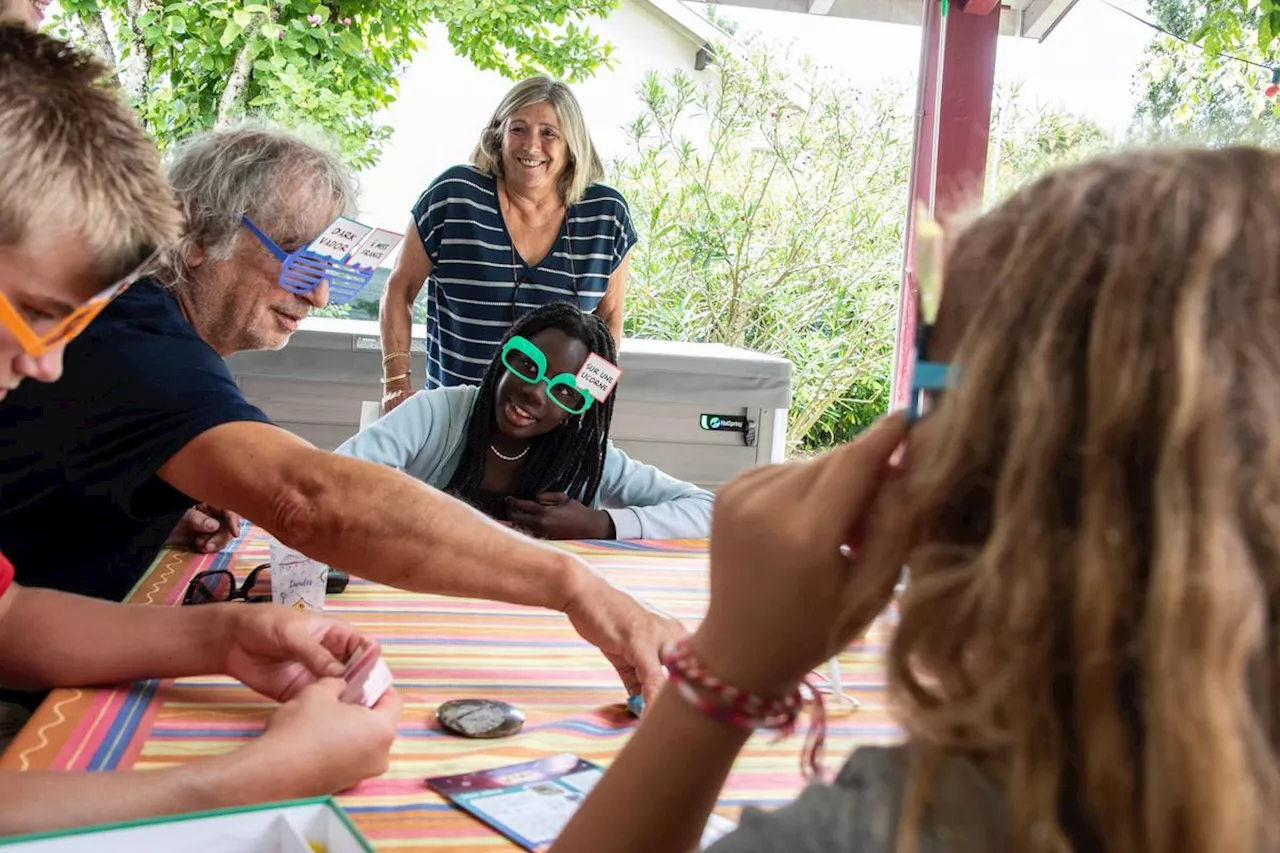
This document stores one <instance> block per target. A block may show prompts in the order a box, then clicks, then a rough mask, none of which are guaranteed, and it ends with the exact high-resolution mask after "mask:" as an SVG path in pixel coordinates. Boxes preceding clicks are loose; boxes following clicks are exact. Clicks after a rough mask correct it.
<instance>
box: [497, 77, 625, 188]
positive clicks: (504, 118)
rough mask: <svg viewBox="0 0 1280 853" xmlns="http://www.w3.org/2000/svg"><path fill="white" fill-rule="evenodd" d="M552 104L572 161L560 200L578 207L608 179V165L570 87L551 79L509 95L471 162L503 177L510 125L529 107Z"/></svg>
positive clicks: (518, 87) (561, 183) (536, 81)
mask: <svg viewBox="0 0 1280 853" xmlns="http://www.w3.org/2000/svg"><path fill="white" fill-rule="evenodd" d="M542 103H547V104H551V108H552V109H554V110H555V111H556V116H557V117H559V119H560V132H561V133H562V134H563V135H564V141H565V145H566V147H568V149H569V162H568V163H567V164H566V165H565V168H564V172H563V173H562V174H561V175H560V181H559V185H558V189H559V190H560V199H561V200H562V201H563V202H564V203H565V204H566V205H570V204H576V203H577V202H578V201H580V200H581V199H582V196H583V193H585V192H586V191H587V187H589V186H591V185H592V184H597V183H600V182H601V181H603V180H604V163H602V162H601V161H600V155H599V154H597V153H596V147H595V145H594V144H592V142H591V134H590V133H588V132H587V123H586V121H584V120H583V118H582V108H581V107H579V106H578V99H577V98H575V97H574V96H573V92H572V90H570V89H569V87H568V85H566V84H565V83H561V82H560V81H559V80H552V79H551V78H550V77H544V76H536V77H530V78H528V79H527V80H521V81H520V82H519V83H517V84H516V85H515V86H512V87H511V91H509V92H507V94H506V96H505V97H503V99H502V101H501V102H500V103H499V104H498V108H497V109H496V110H494V111H493V117H492V118H490V119H489V123H488V124H487V125H486V126H485V128H484V130H482V131H481V132H480V141H479V142H477V143H476V147H475V150H474V151H472V152H471V163H472V165H474V166H475V167H476V168H477V169H479V170H480V171H482V172H485V173H487V174H490V175H493V176H494V177H495V178H500V177H502V136H503V134H504V133H506V130H507V122H508V121H510V119H511V116H513V115H515V114H516V113H517V112H519V111H520V110H522V109H524V108H525V107H528V106H532V105H533V104H542Z"/></svg>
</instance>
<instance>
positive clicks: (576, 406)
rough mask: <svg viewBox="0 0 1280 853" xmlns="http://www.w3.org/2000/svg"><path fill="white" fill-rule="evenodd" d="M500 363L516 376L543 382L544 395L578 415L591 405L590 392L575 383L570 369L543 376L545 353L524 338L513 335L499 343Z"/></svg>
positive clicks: (545, 366)
mask: <svg viewBox="0 0 1280 853" xmlns="http://www.w3.org/2000/svg"><path fill="white" fill-rule="evenodd" d="M502 364H503V366H504V367H506V368H507V370H509V371H511V373H512V374H513V375H514V376H515V377H516V378H517V379H521V380H523V381H525V382H528V383H529V384H530V385H537V384H538V383H539V382H542V383H545V384H546V386H547V398H548V399H550V400H551V402H553V403H555V404H556V405H557V406H559V407H560V408H562V409H564V410H565V411H566V412H568V413H569V414H571V415H580V414H582V413H583V412H585V411H586V410H587V409H589V408H591V400H592V397H591V394H589V393H588V392H587V391H586V389H584V388H582V387H581V386H579V385H578V379H577V377H575V376H574V375H573V374H572V373H561V374H560V375H559V376H556V377H555V378H553V379H548V378H547V357H546V356H545V355H543V353H542V350H540V349H538V348H537V347H536V346H534V345H533V343H532V342H531V341H529V340H528V339H527V338H522V337H520V336H519V335H516V336H515V337H513V338H511V340H509V341H507V342H506V343H505V344H503V345H502Z"/></svg>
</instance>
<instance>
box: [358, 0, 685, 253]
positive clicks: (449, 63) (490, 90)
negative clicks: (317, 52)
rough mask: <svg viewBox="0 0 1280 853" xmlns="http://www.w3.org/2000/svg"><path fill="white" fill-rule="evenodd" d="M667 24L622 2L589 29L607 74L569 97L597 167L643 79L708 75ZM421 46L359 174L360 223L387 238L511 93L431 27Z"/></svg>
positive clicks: (614, 144)
mask: <svg viewBox="0 0 1280 853" xmlns="http://www.w3.org/2000/svg"><path fill="white" fill-rule="evenodd" d="M667 21H668V19H666V18H665V17H664V16H662V15H661V14H660V13H659V12H657V11H656V10H653V9H652V7H649V6H648V5H647V4H640V3H636V2H633V0H623V3H622V5H621V7H620V8H619V9H618V10H617V11H616V12H614V13H613V15H612V16H610V17H609V18H608V19H607V20H605V21H592V22H591V23H590V27H591V29H592V30H593V31H594V32H595V33H596V34H598V35H599V36H600V38H601V39H602V40H604V41H607V42H609V43H611V44H612V45H613V46H614V67H613V68H612V69H605V70H601V71H599V72H597V73H596V75H595V76H594V77H592V78H591V79H590V80H588V81H586V82H585V83H579V84H576V85H574V87H573V89H574V92H575V93H576V94H577V96H578V99H579V101H580V102H581V103H582V108H583V111H584V113H585V115H586V119H587V125H588V127H589V128H590V131H591V135H592V138H593V139H594V140H595V143H596V147H597V148H598V149H599V150H600V154H601V156H602V157H603V158H604V159H605V161H606V162H607V161H608V160H609V159H610V158H612V157H614V156H615V155H617V154H619V153H621V151H622V150H623V148H624V146H625V143H626V137H625V135H624V133H623V130H622V128H623V126H624V125H626V124H628V123H630V122H631V121H632V120H633V119H634V118H635V116H636V115H637V114H638V113H639V99H638V98H637V96H636V94H635V92H636V87H637V86H638V85H639V84H640V82H641V80H642V79H643V77H644V75H645V73H646V72H648V71H649V70H650V69H657V70H659V71H660V72H663V73H667V72H671V71H675V70H677V69H682V70H684V71H686V72H688V73H689V74H691V75H692V76H694V77H695V78H697V77H700V76H702V75H705V74H708V73H710V72H708V71H703V72H696V71H694V67H693V63H694V55H695V54H696V53H697V45H695V44H694V42H692V41H690V40H689V39H688V38H686V37H685V36H683V35H681V34H680V33H678V32H677V31H676V30H675V29H674V28H673V27H672V26H670V24H669V23H668V22H667ZM428 39H429V41H428V45H427V50H426V51H424V52H423V53H421V54H419V56H418V57H417V58H416V59H415V60H414V62H413V64H412V65H411V66H410V68H409V71H408V72H407V73H406V74H405V77H404V79H403V81H402V84H401V90H400V97H399V99H398V100H397V101H396V103H395V104H394V105H393V106H392V107H391V108H390V109H389V110H387V112H386V114H385V115H384V117H383V121H384V122H385V123H386V124H387V125H389V126H390V127H392V128H394V135H393V136H392V137H391V139H390V141H389V142H388V143H387V145H386V147H385V149H384V153H383V156H382V159H381V161H380V162H379V163H378V165H377V166H376V167H374V168H373V169H371V170H369V171H367V172H365V173H364V174H362V175H361V185H362V189H363V193H362V204H361V207H362V208H363V213H364V216H363V218H364V220H365V221H366V222H369V223H371V224H376V225H380V226H384V227H387V228H394V229H395V230H397V231H399V230H402V229H403V228H404V227H405V225H406V224H407V223H408V217H409V209H410V207H411V206H412V205H413V203H414V201H415V200H416V199H417V197H418V195H419V194H420V193H421V192H422V190H423V189H425V188H426V186H427V184H428V183H430V181H431V179H432V178H434V177H435V176H436V175H437V174H439V173H440V172H441V171H443V170H444V169H445V168H447V167H449V166H451V165H453V164H455V163H460V162H463V161H465V160H466V159H467V157H468V155H469V154H470V153H471V149H472V147H473V146H474V145H475V141H476V138H477V136H478V135H479V133H480V128H481V127H483V126H484V124H485V122H487V121H488V119H489V117H490V115H491V114H492V113H493V109H494V107H495V106H497V103H498V101H499V100H500V99H501V98H502V96H503V94H504V93H505V92H506V91H507V89H509V88H510V86H511V85H512V83H511V81H509V80H507V79H505V78H503V77H501V76H500V75H498V74H497V73H496V72H493V71H480V70H478V69H476V68H475V67H473V66H472V65H471V64H470V63H469V62H468V61H467V60H466V59H463V58H461V57H459V56H457V55H456V54H455V53H454V52H453V49H452V47H451V45H450V44H449V41H448V38H447V36H446V34H445V29H444V27H443V26H438V25H437V26H432V27H431V28H430V30H429V32H428Z"/></svg>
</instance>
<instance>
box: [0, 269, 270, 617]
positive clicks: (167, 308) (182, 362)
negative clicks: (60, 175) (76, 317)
mask: <svg viewBox="0 0 1280 853" xmlns="http://www.w3.org/2000/svg"><path fill="white" fill-rule="evenodd" d="M64 362H65V369H64V371H63V377H62V379H61V380H59V381H58V382H56V383H53V384H44V383H39V382H31V381H28V382H25V383H23V384H22V386H21V387H19V388H18V389H17V390H16V391H14V392H13V393H11V394H10V395H9V397H8V398H7V399H6V400H5V401H4V404H3V405H0V458H2V459H3V465H0V551H3V552H4V553H5V554H7V555H8V557H9V559H10V560H12V561H13V564H14V566H15V568H16V571H17V580H18V582H19V583H22V584H25V585H27V586H38V587H50V588H54V589H61V590H65V591H67V592H76V593H80V594H82V595H91V596H94V597H97V598H106V599H111V600H117V601H118V600H120V599H122V598H124V597H125V596H126V595H127V594H128V593H129V591H130V589H132V588H133V586H134V584H135V583H136V582H137V581H138V578H139V577H140V576H141V575H142V573H143V572H145V571H146V570H147V568H148V567H149V566H150V565H151V562H152V561H153V560H154V559H155V556H156V553H157V552H158V551H159V549H160V548H161V547H162V546H163V545H164V542H165V540H166V539H167V538H168V536H169V534H170V533H171V532H172V530H173V528H174V526H175V525H176V524H177V522H178V520H179V519H180V518H181V517H182V513H183V512H185V511H186V510H187V509H188V508H189V507H191V506H192V505H193V504H194V503H195V502H194V501H192V500H191V499H190V498H188V497H187V496H186V495H183V494H181V493H180V492H178V491H176V490H174V489H172V488H170V487H169V486H168V485H167V484H166V483H164V482H163V481H162V480H160V478H158V477H157V476H156V471H158V470H159V469H160V467H161V466H163V465H164V463H165V462H167V461H168V460H169V459H170V458H171V457H173V456H174V455H175V454H176V453H177V452H178V451H179V450H181V449H182V448H183V447H184V446H185V445H186V444H187V442H189V441H191V440H192V439H194V438H195V437H196V436H198V435H200V434H201V433H203V432H206V431H208V430H210V429H212V428H213V427H216V426H219V425H221V424H224V423H232V422H236V421H259V422H269V420H268V418H267V416H266V415H265V414H263V413H262V411H261V410H259V409H258V408H256V407H255V406H253V405H251V404H250V403H249V402H248V401H247V400H245V398H244V396H243V395H242V394H241V393H240V389H239V387H238V386H237V385H236V382H235V379H234V378H233V377H232V375H231V372H230V371H229V370H228V369H227V366H226V363H225V362H224V361H223V360H222V358H221V357H220V356H219V355H218V354H217V353H216V352H214V350H213V349H212V348H211V347H210V346H209V345H208V344H206V343H205V342H204V341H203V340H202V339H201V338H200V336H199V335H197V334H196V331H195V329H193V328H192V327H191V324H190V323H188V322H187V320H186V318H185V317H184V316H183V314H182V311H181V309H180V308H179V307H178V302H177V300H176V299H175V298H174V297H173V295H172V294H171V293H170V292H169V291H168V290H167V289H165V288H164V287H163V286H161V285H160V284H159V283H158V282H156V281H154V280H150V279H147V280H144V281H141V282H138V283H137V284H135V285H133V286H132V287H131V288H129V289H128V290H127V291H125V292H124V293H123V294H121V296H120V297H119V298H118V299H117V300H116V301H115V302H113V303H112V304H111V305H110V306H108V308H107V309H106V310H105V311H103V312H102V314H101V315H99V316H98V318H97V319H96V320H94V322H93V323H92V324H91V325H90V326H89V328H88V329H86V330H85V332H84V333H83V334H82V335H81V336H80V337H79V338H77V339H76V340H74V341H72V342H71V344H70V345H69V346H68V347H67V350H66V355H65V357H64Z"/></svg>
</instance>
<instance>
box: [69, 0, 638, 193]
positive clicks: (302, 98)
mask: <svg viewBox="0 0 1280 853" xmlns="http://www.w3.org/2000/svg"><path fill="white" fill-rule="evenodd" d="M616 4H617V0H540V2H537V3H529V2H522V0H399V2H374V0H331V2H327V3H319V4H317V3H316V2H315V1H314V0H260V1H259V2H254V0H246V2H243V3H240V2H219V0H171V2H162V0H64V2H63V3H62V4H61V8H62V12H61V14H60V16H59V17H58V19H57V21H56V22H55V25H56V26H57V27H58V28H59V29H60V31H61V32H60V34H61V35H63V36H64V37H69V38H72V39H73V40H76V41H78V42H80V43H82V44H88V45H90V46H91V47H92V48H93V49H94V50H95V51H96V52H97V53H98V54H99V55H101V56H102V57H103V58H104V59H105V60H107V61H108V62H109V63H111V64H112V65H114V66H115V67H116V68H117V69H118V71H119V76H120V80H121V82H122V84H123V86H124V89H125V91H126V93H127V94H128V95H129V97H130V98H131V99H132V100H133V102H134V104H135V106H137V108H138V109H139V111H140V112H141V114H142V116H143V118H144V119H145V121H146V123H147V127H148V129H149V130H150V131H151V132H152V134H153V135H154V136H155V137H156V139H157V140H158V141H159V143H160V144H161V145H162V146H166V145H168V144H170V143H172V142H173V141H175V140H178V139H182V138H183V137H186V136H189V135H191V134H193V133H196V132H198V131H201V130H204V129H207V128H210V127H213V126H216V125H219V124H221V123H225V122H228V121H230V120H232V119H234V118H236V117H239V116H242V115H245V114H251V115H255V116H260V117H263V118H266V119H269V120H272V121H276V122H280V123H282V124H286V125H294V126H299V125H302V126H314V127H318V128H320V129H321V130H323V131H325V132H326V133H327V134H329V135H331V136H332V137H333V138H334V139H335V140H336V141H337V143H338V145H339V146H340V148H341V151H342V153H343V154H344V155H345V156H346V158H347V159H348V161H349V162H350V163H351V164H352V165H353V166H357V167H367V166H369V165H372V164H373V163H374V162H376V160H377V158H378V154H379V151H380V146H381V143H382V142H383V141H385V140H386V138H387V136H388V135H389V133H390V131H389V129H388V128H386V127H384V126H381V125H380V124H379V123H378V122H377V120H376V115H377V113H378V112H379V111H380V110H381V109H383V108H384V107H386V106H387V105H389V104H391V103H392V102H393V101H394V100H395V98H396V96H397V94H398V86H399V82H398V81H399V76H400V74H401V73H402V72H403V71H404V69H405V68H406V66H407V65H408V63H409V61H410V60H411V58H412V57H413V55H414V54H415V53H416V52H417V51H418V50H420V49H422V48H423V47H424V46H425V35H424V28H425V27H426V25H427V24H429V23H431V22H441V23H443V24H445V25H446V27H447V31H448V38H449V42H450V44H452V45H453V47H454V49H455V50H456V51H457V52H458V53H459V54H460V55H462V56H465V57H466V58H467V59H469V60H470V61H471V62H472V63H473V64H474V65H476V66H477V67H479V68H483V69H492V70H496V71H498V72H500V73H502V74H504V75H506V76H507V77H511V78H518V77H521V76H524V75H527V74H529V73H532V72H535V71H546V72H549V73H551V74H553V75H555V76H558V77H563V78H566V79H568V80H570V81H577V80H582V79H584V78H586V77H587V76H589V75H590V74H591V73H593V72H594V71H595V70H596V69H597V68H599V67H600V66H602V65H608V64H609V63H610V62H611V56H612V48H611V46H610V45H608V44H604V43H602V42H601V41H600V40H599V39H598V37H597V36H596V35H595V34H593V33H592V32H591V31H590V30H589V29H587V28H585V26H584V22H586V21H587V20H588V19H590V18H603V17H605V16H607V15H608V14H609V13H610V12H611V11H612V10H613V9H614V7H615V6H616Z"/></svg>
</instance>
